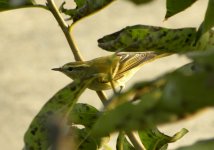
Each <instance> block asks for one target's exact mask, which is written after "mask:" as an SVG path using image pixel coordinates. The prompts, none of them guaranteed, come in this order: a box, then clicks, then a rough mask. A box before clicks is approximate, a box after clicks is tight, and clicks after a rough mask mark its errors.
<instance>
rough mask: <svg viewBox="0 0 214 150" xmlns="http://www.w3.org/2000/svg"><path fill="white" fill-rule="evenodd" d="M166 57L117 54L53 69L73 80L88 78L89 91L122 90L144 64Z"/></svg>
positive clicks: (155, 54)
mask: <svg viewBox="0 0 214 150" xmlns="http://www.w3.org/2000/svg"><path fill="white" fill-rule="evenodd" d="M164 56H167V54H159V53H156V52H153V51H150V52H117V53H114V54H111V55H108V56H102V57H98V58H95V59H92V60H89V61H76V62H69V63H66V64H64V65H63V66H62V67H59V68H53V69H52V70H54V71H60V72H62V73H64V74H65V75H67V76H68V77H70V78H71V79H73V80H83V79H86V78H90V77H95V78H96V79H95V80H93V81H92V82H91V84H90V85H89V87H88V88H89V89H91V90H95V91H101V90H109V89H115V88H116V87H120V88H121V89H123V87H124V86H125V83H126V82H127V81H128V80H129V79H130V78H131V77H132V76H133V75H134V74H135V73H136V72H137V71H138V70H139V69H140V68H141V67H142V66H143V65H144V64H145V63H148V62H151V61H153V60H155V59H157V58H160V57H164Z"/></svg>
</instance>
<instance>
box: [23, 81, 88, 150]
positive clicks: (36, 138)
mask: <svg viewBox="0 0 214 150" xmlns="http://www.w3.org/2000/svg"><path fill="white" fill-rule="evenodd" d="M91 80H92V79H91ZM91 80H84V81H81V82H80V81H79V82H78V81H76V82H73V83H71V84H69V85H67V86H66V87H64V88H63V89H61V90H60V91H59V92H57V93H56V94H55V95H54V96H53V97H52V98H51V99H50V100H49V101H48V102H47V103H46V104H45V105H44V106H43V108H42V109H41V110H40V112H39V113H38V114H37V115H36V117H35V118H34V119H33V121H32V122H31V124H30V127H29V128H28V130H27V132H26V133H25V136H24V142H25V148H26V149H42V150H43V149H44V150H46V149H48V148H49V147H50V146H51V144H52V143H54V142H53V141H55V140H57V138H58V135H59V133H60V130H61V129H63V128H66V126H67V124H66V123H67V122H66V121H67V118H66V116H67V115H68V114H69V113H70V111H71V110H72V108H73V107H74V106H75V105H74V104H75V103H76V101H77V100H78V98H79V96H80V95H81V93H82V92H83V91H84V90H85V89H86V88H87V86H88V85H89V84H90V82H91ZM77 107H79V106H78V105H77ZM74 110H75V109H74ZM71 112H72V111H71ZM71 116H74V115H72V113H71Z"/></svg>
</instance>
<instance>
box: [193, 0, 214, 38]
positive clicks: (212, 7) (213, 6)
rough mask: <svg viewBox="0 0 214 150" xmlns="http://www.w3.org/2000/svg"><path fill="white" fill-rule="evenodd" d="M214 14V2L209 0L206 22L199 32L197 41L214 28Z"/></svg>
mask: <svg viewBox="0 0 214 150" xmlns="http://www.w3.org/2000/svg"><path fill="white" fill-rule="evenodd" d="M213 12H214V0H209V3H208V7H207V11H206V15H205V18H204V21H203V23H202V24H201V26H200V27H199V30H198V35H197V40H198V39H199V38H200V37H201V36H203V34H205V33H206V32H207V31H209V30H210V29H211V28H212V27H213V26H214V15H213Z"/></svg>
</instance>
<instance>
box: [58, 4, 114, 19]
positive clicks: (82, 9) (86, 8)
mask: <svg viewBox="0 0 214 150" xmlns="http://www.w3.org/2000/svg"><path fill="white" fill-rule="evenodd" d="M113 1H114V0H75V3H76V5H77V6H76V8H75V9H65V8H64V5H65V3H63V4H62V5H61V7H60V11H61V12H62V13H64V14H66V15H68V16H70V17H71V19H73V22H76V21H78V20H80V19H81V18H83V17H86V16H88V15H90V14H92V13H95V12H96V11H98V10H100V9H102V8H104V7H106V6H107V5H108V4H110V3H111V2H113Z"/></svg>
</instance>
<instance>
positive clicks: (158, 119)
mask: <svg viewBox="0 0 214 150" xmlns="http://www.w3.org/2000/svg"><path fill="white" fill-rule="evenodd" d="M207 52H208V51H207ZM204 53H206V52H203V53H200V56H198V57H200V59H199V58H196V57H195V58H194V57H192V58H193V60H194V63H196V64H197V67H191V69H193V71H192V72H191V71H187V70H188V69H187V68H188V67H189V66H185V69H184V68H181V69H178V70H176V71H174V72H172V73H168V74H166V75H164V76H162V77H160V78H158V79H156V80H154V81H150V82H141V83H138V84H136V85H134V86H133V87H132V88H130V89H129V90H128V91H126V92H124V93H122V94H121V95H126V96H123V97H121V96H120V95H116V96H114V97H113V99H114V100H120V99H117V98H123V99H124V100H123V101H124V102H125V103H123V104H120V105H119V106H117V107H116V108H113V109H111V110H108V111H106V112H105V113H103V115H102V116H101V117H100V118H99V119H98V120H97V122H96V123H95V125H94V127H93V129H92V134H93V135H94V136H98V137H102V136H105V135H106V134H108V133H111V132H116V131H121V130H125V131H132V130H141V129H146V128H148V127H150V126H151V125H153V124H155V125H156V124H163V123H168V122H173V121H177V120H179V119H183V118H185V117H186V116H190V115H191V114H194V113H195V112H197V111H198V110H200V109H203V108H206V107H210V106H212V107H213V106H214V101H213V99H214V93H213V91H214V66H213V64H214V50H213V51H210V52H209V53H208V54H207V55H206V54H204ZM198 55H199V54H198ZM207 56H209V58H208V57H207ZM208 64H209V65H208ZM210 64H212V65H210ZM186 67H187V68H186ZM127 95H128V96H127ZM131 100H133V101H135V102H130V101H131ZM128 101H129V102H128ZM109 120H111V121H109ZM101 126H102V128H101Z"/></svg>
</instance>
